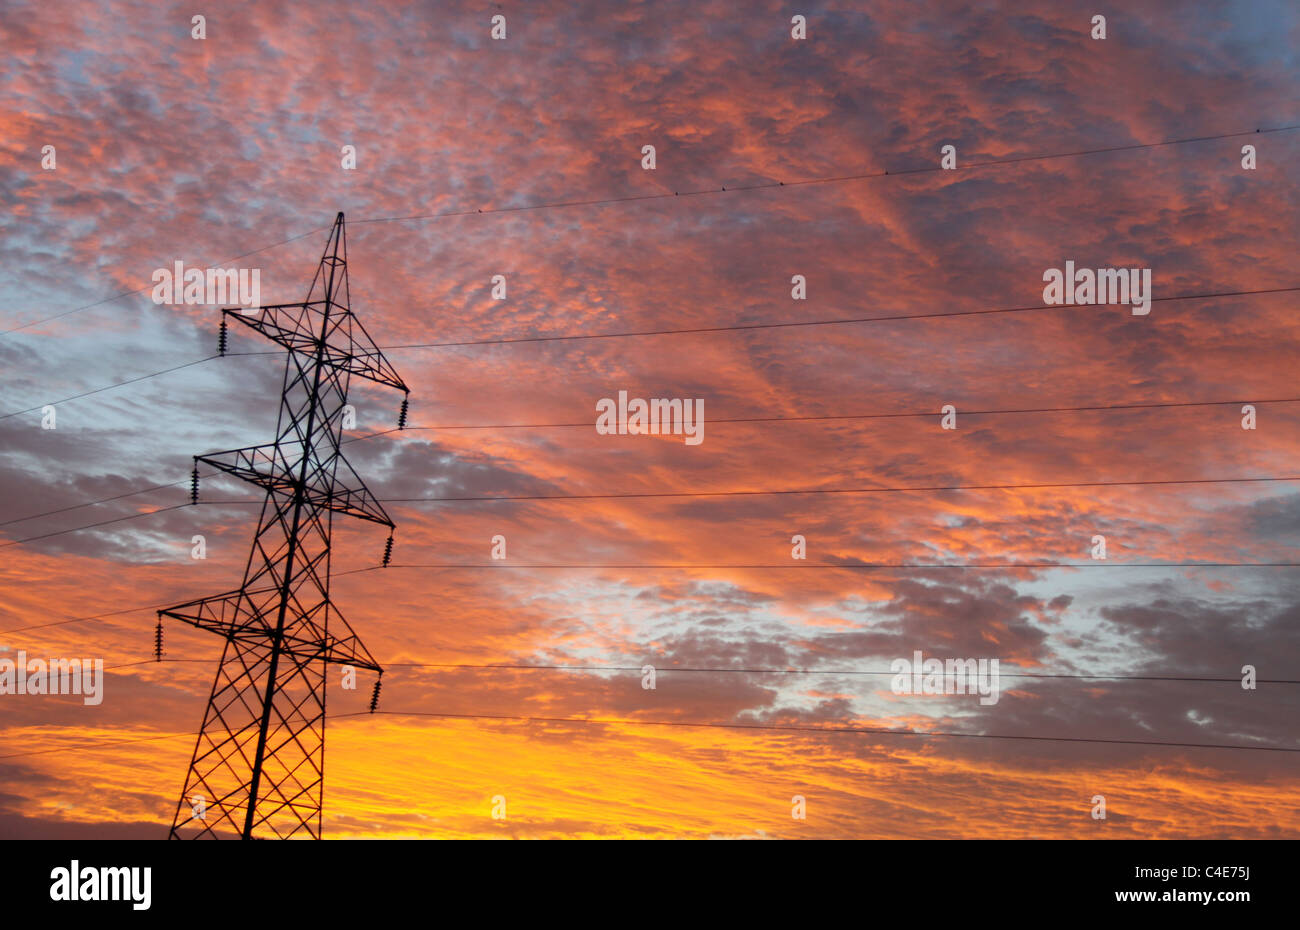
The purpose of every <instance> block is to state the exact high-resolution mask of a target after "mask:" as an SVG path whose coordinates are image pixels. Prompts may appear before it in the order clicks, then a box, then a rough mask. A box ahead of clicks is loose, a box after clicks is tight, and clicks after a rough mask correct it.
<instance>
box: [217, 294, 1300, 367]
mask: <svg viewBox="0 0 1300 930" xmlns="http://www.w3.org/2000/svg"><path fill="white" fill-rule="evenodd" d="M1294 291H1300V285H1291V286H1288V287H1267V288H1258V289H1254V290H1244V291H1217V292H1214V293H1204V294H1171V295H1169V296H1166V297H1152V298H1150V299H1151V301H1152V303H1160V302H1164V301H1177V300H1209V299H1214V298H1221V297H1250V296H1256V295H1260V294H1283V293H1291V292H1294ZM1097 306H1098V305H1095V304H1034V305H1032V306H1023V307H992V308H986V309H982V310H950V311H944V312H942V313H896V314H891V315H889V316H868V317H850V318H848V319H829V320H795V321H789V322H783V323H738V324H733V325H729V326H693V327H687V328H683V329H645V330H629V331H625V332H616V333H573V334H568V335H558V336H515V337H512V338H507V339H463V340H459V341H455V342H409V343H402V344H398V345H388V346H380V347H379V348H380V349H382V350H384V351H393V350H396V349H446V348H464V347H468V346H499V345H519V344H523V343H534V342H577V341H581V340H587V339H630V338H639V337H645V336H693V335H703V334H709V333H737V332H750V331H755V330H764V329H794V328H797V327H808V326H847V325H857V324H860V323H893V322H900V321H905V320H935V319H951V318H954V317H971V316H990V315H992V314H999V313H1030V312H1034V311H1039V310H1073V311H1078V310H1096V309H1097ZM267 354H269V353H266V352H227V353H226V355H228V356H246V355H267Z"/></svg>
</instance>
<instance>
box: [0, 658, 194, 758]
mask: <svg viewBox="0 0 1300 930" xmlns="http://www.w3.org/2000/svg"><path fill="white" fill-rule="evenodd" d="M149 661H151V662H152V661H153V660H152V659H150V660H149ZM181 737H187V738H188V739H194V734H193V733H163V734H159V735H158V736H137V737H131V738H127V739H107V740H99V741H97V742H94V743H83V744H82V745H80V746H58V747H56V748H54V749H28V750H26V751H24V752H11V753H9V754H7V755H3V756H0V759H17V758H19V757H21V756H43V755H46V754H48V753H51V752H73V751H75V750H78V749H98V748H100V747H101V746H118V745H122V744H125V743H148V742H152V741H154V740H160V739H180V738H181Z"/></svg>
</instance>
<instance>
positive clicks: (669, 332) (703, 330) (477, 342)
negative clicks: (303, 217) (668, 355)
mask: <svg viewBox="0 0 1300 930" xmlns="http://www.w3.org/2000/svg"><path fill="white" fill-rule="evenodd" d="M1294 291H1300V285H1294V286H1290V287H1277V288H1263V289H1259V290H1251V291H1221V292H1216V293H1205V294H1178V295H1171V296H1167V297H1152V298H1151V300H1152V301H1177V300H1204V299H1212V298H1218V297H1245V296H1251V295H1261V294H1279V293H1290V292H1294ZM1093 309H1096V307H1095V306H1093V305H1091V304H1087V305H1085V304H1040V305H1037V306H1031V307H995V308H990V309H983V310H955V311H951V312H944V313H919V314H895V315H891V316H878V317H860V318H851V319H832V320H802V321H799V320H796V321H788V322H783V323H744V324H737V325H733V326H707V327H694V328H686V329H660V330H644V331H630V332H621V333H593V334H581V333H578V334H570V335H560V336H520V337H515V338H511V339H474V340H465V341H460V342H428V343H407V344H404V345H391V346H380V347H379V348H380V349H381V350H394V349H417V348H425V349H429V348H447V347H466V346H486V345H513V344H517V343H529V342H573V341H577V340H583V339H625V338H634V337H641V336H674V335H698V334H707V333H727V332H744V331H749V330H763V329H789V328H795V327H807V326H834V325H848V324H858V323H880V322H890V321H900V320H924V319H943V318H950V317H962V316H983V315H989V314H997V313H1026V312H1029V311H1034V310H1093ZM0 335H3V333H0ZM276 354H277V353H276V352H273V351H258V352H226V353H225V354H224V355H209V356H208V357H207V358H201V359H195V360H194V361H191V362H185V363H184V364H181V365H176V366H174V367H172V368H164V369H162V370H161V371H154V372H149V373H147V374H143V375H140V376H138V377H135V378H130V379H128V380H126V381H119V382H116V383H114V384H109V385H105V386H103V387H99V388H94V389H92V390H89V391H83V392H81V393H79V394H73V395H71V396H69V397H63V398H59V399H57V400H52V401H47V402H46V404H49V405H57V404H62V403H67V402H68V401H73V400H77V399H79V398H82V397H88V396H90V395H91V394H99V393H102V392H104V391H111V390H113V389H115V388H119V387H123V386H125V385H128V384H136V383H139V382H141V381H147V380H148V379H150V378H156V377H158V376H160V375H165V374H169V373H171V372H173V371H179V370H181V369H182V368H189V367H191V366H194V365H201V364H203V363H205V362H210V361H213V360H214V359H217V358H236V357H238V358H245V357H251V356H269V355H276ZM1277 402H1278V403H1282V402H1284V401H1277ZM1213 403H1218V402H1205V403H1204V404H1203V405H1205V406H1210V405H1212V404H1213ZM1224 403H1231V402H1230V401H1224ZM1260 403H1264V401H1260ZM46 404H36V405H35V406H32V407H28V408H26V409H24V410H15V411H12V412H10V413H5V414H0V420H4V419H8V418H9V417H15V416H19V415H20V414H24V413H31V412H32V411H34V410H39V409H41V408H42V407H44V406H46ZM1197 405H1198V404H1190V403H1189V404H1185V405H1181V406H1197ZM1074 409H1077V410H1088V409H1093V408H1090V407H1079V408H1069V407H1066V408H1062V409H1061V412H1066V411H1069V410H1074ZM1097 409H1111V408H1105V407H1099V408H1097ZM1114 409H1121V408H1114ZM983 412H985V413H1002V412H1005V413H1038V412H1052V411H1051V410H1050V408H1044V409H1042V410H1038V409H1026V410H1023V411H1022V410H1008V411H983ZM902 415H903V416H910V415H911V414H902ZM874 418H875V417H874V416H873V417H865V418H864V417H857V416H853V417H838V416H827V417H807V418H803V417H786V418H782V419H788V420H796V419H874ZM758 419H761V418H758ZM756 421H757V420H756V419H754V418H735V419H732V420H717V421H713V422H736V423H743V422H756ZM539 425H540V426H549V425H551V424H539ZM554 425H557V426H566V425H569V424H554ZM415 428H416V429H452V428H456V429H474V428H479V427H473V426H464V427H415ZM498 428H501V429H507V428H523V427H522V426H520V427H515V426H513V425H507V426H502V427H498ZM388 432H392V430H389V431H388ZM372 435H383V433H375V434H372ZM366 438H369V437H366ZM346 441H349V442H351V441H355V440H346Z"/></svg>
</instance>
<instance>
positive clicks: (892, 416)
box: [0, 397, 1300, 526]
mask: <svg viewBox="0 0 1300 930" xmlns="http://www.w3.org/2000/svg"><path fill="white" fill-rule="evenodd" d="M1294 403H1300V397H1274V398H1268V399H1264V400H1249V399H1247V400H1197V401H1156V402H1151V403H1137V404H1091V405H1087V406H1079V407H1019V408H1000V409H989V410H961V411H960V413H961V415H962V416H965V417H971V416H997V415H1003V414H1032V413H1083V412H1095V411H1110V410H1158V409H1169V408H1175V407H1220V406H1230V405H1237V404H1294ZM942 413H943V412H942V411H940V410H913V411H904V412H898V413H835V414H801V415H797V416H754V417H710V418H709V421H708V422H709V425H710V426H714V425H716V424H718V423H803V422H813V421H823V420H899V419H916V418H928V417H937V416H941V415H942ZM592 426H593V421H592V420H583V421H581V422H573V423H462V424H454V425H452V424H449V425H444V426H405V427H402V428H400V429H398V428H396V427H395V428H393V429H386V430H380V431H379V432H376V433H367V434H366V435H363V436H354V437H352V438H350V439H347V440H344V441H345V442H358V441H360V440H362V439H373V438H375V437H376V436H387V435H388V434H390V433H398V432H408V433H409V432H413V431H420V430H462V429H465V430H473V429H559V428H563V427H586V428H588V429H591V428H592ZM0 526H3V524H0Z"/></svg>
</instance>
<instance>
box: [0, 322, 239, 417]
mask: <svg viewBox="0 0 1300 930" xmlns="http://www.w3.org/2000/svg"><path fill="white" fill-rule="evenodd" d="M0 335H3V333H0ZM219 357H220V356H216V355H209V356H208V357H207V358H200V359H196V360H195V361H192V362H186V363H185V364H183V365H175V366H173V367H172V368H164V369H163V370H162V371H153V372H150V373H149V374H147V375H140V376H139V377H138V378H130V379H128V380H126V381H118V382H116V383H114V384H109V385H106V386H104V387H100V388H94V389H93V390H90V391H82V392H81V393H80V394H73V395H72V396H71V397H64V398H61V399H59V400H54V401H46V403H44V404H36V405H35V406H34V407H28V408H27V409H26V410H15V411H13V412H12V413H5V414H0V420H7V419H9V418H10V417H16V416H19V415H20V414H24V413H31V412H32V411H33V410H40V409H41V408H42V407H46V406H54V405H55V404H64V403H67V402H68V401H70V400H77V399H78V398H81V397H89V396H90V395H91V394H101V393H103V392H104V391H111V390H113V389H114V388H120V387H125V386H126V385H128V384H138V383H139V382H141V381H147V380H149V379H150V378H156V377H158V376H159V375H166V374H171V373H172V372H173V371H180V370H181V369H182V368H190V367H192V366H194V365H202V364H203V363H204V362H210V361H212V360H213V359H214V358H219Z"/></svg>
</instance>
